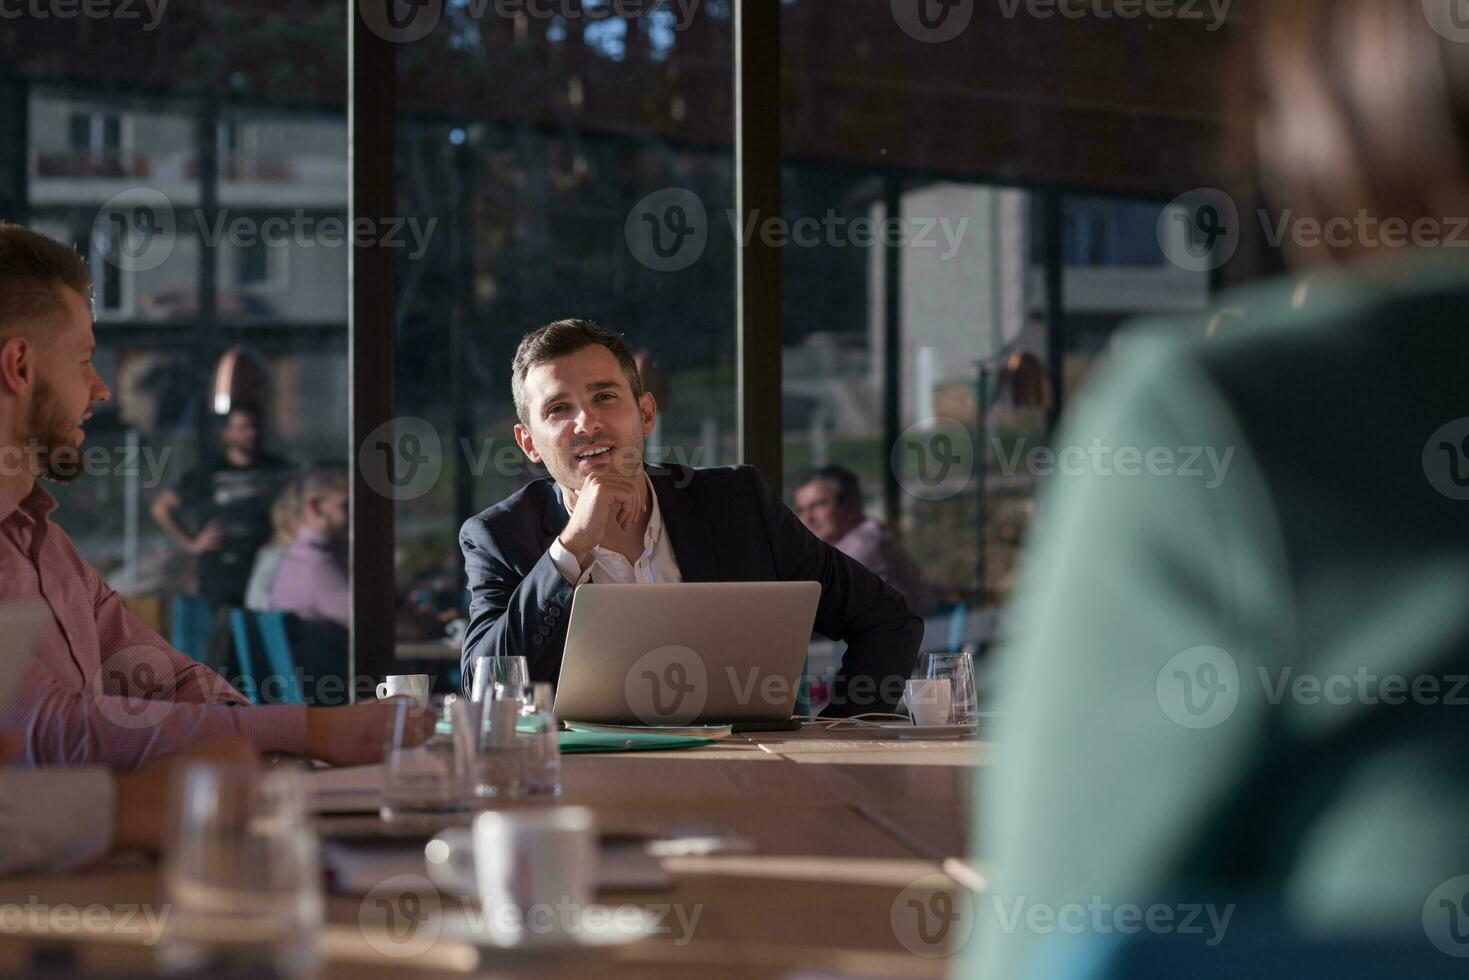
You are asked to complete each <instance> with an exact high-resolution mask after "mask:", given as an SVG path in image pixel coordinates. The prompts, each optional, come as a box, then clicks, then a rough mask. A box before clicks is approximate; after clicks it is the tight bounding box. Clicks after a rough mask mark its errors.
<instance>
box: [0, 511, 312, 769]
mask: <svg viewBox="0 0 1469 980" xmlns="http://www.w3.org/2000/svg"><path fill="white" fill-rule="evenodd" d="M55 508H56V501H55V499H53V498H52V496H51V495H50V494H48V493H47V492H46V491H45V490H43V489H41V487H40V485H39V484H37V486H36V488H35V489H34V490H33V491H31V493H30V494H29V495H28V496H27V497H26V499H25V500H24V501H22V502H21V504H20V505H19V506H17V505H16V504H15V502H14V501H13V500H11V499H10V498H9V497H8V496H7V495H5V494H4V493H0V597H3V598H13V597H17V596H39V597H40V598H42V599H44V600H45V601H46V603H47V604H48V605H49V606H50V607H51V613H52V622H51V624H50V626H49V627H48V629H47V631H46V635H45V637H44V639H43V640H42V641H41V645H40V648H39V649H38V650H37V651H36V654H35V663H33V664H32V665H31V666H30V668H29V669H28V670H27V672H26V674H25V677H24V679H23V681H22V683H21V687H20V690H19V691H18V692H17V693H16V695H15V698H14V700H13V701H12V703H11V704H10V705H9V706H8V707H6V708H5V710H4V711H3V713H0V731H4V732H7V733H12V734H16V735H19V736H20V737H21V738H22V739H23V742H24V749H23V754H22V756H21V759H20V761H21V762H22V763H29V764H31V765H67V766H83V765H105V766H112V767H117V768H123V769H132V768H136V767H137V766H140V765H142V764H143V763H145V762H147V761H149V760H151V759H153V758H156V757H158V756H162V755H167V754H169V753H171V752H175V751H178V750H179V749H182V748H184V747H186V746H188V745H190V744H192V743H196V742H198V741H199V740H200V739H205V738H210V737H214V736H223V735H235V736H239V737H241V738H245V739H247V740H248V741H250V742H251V743H253V744H254V745H255V746H256V748H258V749H260V750H262V751H278V752H291V753H295V754H298V755H299V754H304V752H305V748H306V709H305V708H304V707H303V706H301V705H262V706H254V707H252V706H248V705H247V703H246V698H245V697H244V695H242V694H241V693H240V692H239V691H237V690H235V688H234V687H232V686H231V685H230V684H229V683H228V682H226V681H225V680H224V678H222V677H220V676H219V675H218V674H216V673H215V672H214V671H212V670H210V669H209V668H208V667H205V666H204V665H202V664H199V663H195V662H194V661H193V660H191V659H189V658H188V657H187V656H185V655H184V654H182V653H180V652H179V651H177V650H175V649H174V648H173V647H171V646H169V644H168V642H167V641H165V640H164V639H163V637H161V636H159V635H158V634H157V633H155V632H153V631H152V630H151V629H149V628H148V627H147V626H145V625H143V623H142V621H140V620H139V619H138V618H137V617H136V616H134V615H133V614H132V613H130V612H128V610H127V609H126V608H125V607H124V606H123V604H122V599H121V598H120V597H119V596H118V594H117V593H116V592H114V591H113V590H112V589H110V588H108V586H107V583H106V582H104V581H103V580H102V576H101V575H100V574H98V572H97V570H96V569H95V568H93V567H92V566H91V565H90V564H88V563H87V562H86V561H85V560H84V559H83V558H82V556H81V555H80V554H79V553H78V552H77V549H76V546H75V545H74V544H72V542H71V538H69V537H67V535H66V532H65V531H63V530H62V529H61V527H60V526H59V525H57V524H55V523H53V522H52V521H51V520H50V519H49V518H48V516H47V515H49V514H50V513H51V511H52V510H54V509H55ZM24 653H25V651H23V650H13V649H12V650H4V649H3V646H0V656H22V655H24Z"/></svg>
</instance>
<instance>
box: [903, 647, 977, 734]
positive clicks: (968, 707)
mask: <svg viewBox="0 0 1469 980" xmlns="http://www.w3.org/2000/svg"><path fill="white" fill-rule="evenodd" d="M914 676H915V677H923V678H928V679H929V680H947V681H948V682H949V683H950V684H951V685H952V690H953V696H952V698H951V699H950V704H951V705H952V707H951V711H952V714H951V715H950V717H951V718H952V720H953V723H954V724H956V725H973V724H976V723H977V722H978V721H979V694H978V690H977V688H976V687H975V684H974V657H973V656H972V655H971V654H969V653H968V652H967V651H966V652H963V653H925V654H923V655H922V656H921V657H919V658H918V666H917V669H916V670H915V672H914Z"/></svg>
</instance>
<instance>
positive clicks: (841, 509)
mask: <svg viewBox="0 0 1469 980" xmlns="http://www.w3.org/2000/svg"><path fill="white" fill-rule="evenodd" d="M795 501H796V516H797V517H799V518H800V519H801V523H802V524H805V525H806V526H807V527H808V528H810V529H811V533H812V534H814V535H816V536H817V537H818V538H820V539H821V540H823V541H825V542H826V543H827V544H829V545H831V546H832V547H833V548H835V549H836V550H838V551H840V552H841V553H842V554H844V555H850V556H851V557H853V558H855V559H857V560H858V561H860V562H861V563H862V564H863V565H864V566H866V567H867V570H868V571H870V572H872V574H874V575H876V576H877V577H878V578H880V579H882V580H883V581H884V582H886V583H887V584H888V585H891V586H892V587H893V588H894V589H897V590H898V594H899V595H901V596H902V597H903V598H904V599H907V600H908V608H909V609H911V610H913V611H914V612H915V613H917V614H918V615H920V616H927V615H928V614H929V613H931V612H933V610H934V607H935V606H936V605H938V603H937V601H936V599H935V596H934V591H933V587H932V586H931V585H929V584H928V581H927V579H925V578H924V577H923V573H922V572H920V571H919V570H918V566H917V565H915V564H913V559H912V558H909V557H908V552H906V551H904V550H903V546H902V545H900V544H898V540H897V538H895V537H893V536H892V535H891V534H889V533H888V532H887V529H886V528H884V527H883V526H882V525H881V524H879V523H877V521H875V520H873V519H872V518H870V517H868V516H866V515H865V514H863V513H862V486H861V484H860V483H859V482H858V481H857V474H856V473H853V472H852V471H851V470H849V469H847V468H846V467H844V466H823V467H821V468H820V469H816V470H809V471H807V472H806V473H804V474H802V475H801V476H800V477H799V478H798V479H797V480H796V496H795Z"/></svg>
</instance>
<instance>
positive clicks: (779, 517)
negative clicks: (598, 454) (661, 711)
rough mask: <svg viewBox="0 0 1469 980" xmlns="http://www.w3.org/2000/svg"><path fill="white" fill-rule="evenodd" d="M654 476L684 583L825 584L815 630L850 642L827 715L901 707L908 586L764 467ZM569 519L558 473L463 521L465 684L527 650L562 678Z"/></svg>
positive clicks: (549, 675)
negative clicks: (555, 549)
mask: <svg viewBox="0 0 1469 980" xmlns="http://www.w3.org/2000/svg"><path fill="white" fill-rule="evenodd" d="M648 476H649V478H650V479H651V481H652V483H653V490H654V492H655V493H656V494H657V495H658V506H659V508H660V511H661V513H662V516H663V527H664V531H665V533H667V534H668V536H669V543H670V544H672V546H673V554H674V557H675V558H677V559H678V567H679V571H680V572H681V573H682V575H683V580H684V581H685V582H805V581H813V582H820V583H821V602H820V604H819V605H818V606H817V609H816V631H817V632H818V633H820V634H822V635H823V636H826V637H829V638H831V639H835V640H845V641H846V643H847V652H846V655H845V656H844V658H843V660H842V666H841V669H840V670H839V671H838V673H837V676H836V680H835V682H834V684H833V687H832V704H831V707H829V708H828V709H827V712H826V713H827V714H829V715H836V716H845V715H851V714H860V713H862V712H864V711H890V710H892V708H893V706H894V704H895V703H896V701H897V700H898V699H899V698H901V696H902V693H903V681H904V680H905V679H906V678H907V677H908V676H909V674H910V673H911V672H912V669H913V661H914V659H915V658H916V657H917V656H918V647H919V644H920V643H921V642H922V639H923V621H922V620H920V619H919V618H918V617H917V616H915V615H913V613H912V612H910V611H909V609H908V606H907V604H906V603H905V602H904V601H903V598H902V596H900V595H899V594H898V593H897V592H895V591H894V590H893V589H892V588H890V587H888V586H886V585H884V584H883V583H882V581H881V580H880V579H878V577H877V576H876V575H873V574H872V573H871V572H869V571H868V570H867V569H866V568H864V567H862V565H860V564H859V563H857V562H856V561H854V560H852V559H851V558H848V557H847V556H846V555H844V554H842V553H841V552H840V551H838V550H836V549H835V548H833V547H831V546H830V545H828V544H826V543H825V542H823V541H821V540H820V539H818V538H817V537H816V536H815V535H813V534H812V533H811V532H810V531H809V530H807V529H806V526H805V525H804V524H802V523H801V522H800V521H799V520H798V519H797V518H796V516H795V515H794V514H792V513H791V512H790V511H789V510H788V509H787V508H786V506H785V505H784V504H783V503H781V501H780V498H779V497H777V496H776V494H775V492H774V491H773V490H771V488H770V485H769V484H768V483H766V482H765V480H764V479H763V478H762V477H761V476H760V474H759V472H757V471H756V470H755V468H754V467H751V466H726V467H715V468H710V469H689V468H687V467H682V466H666V467H664V466H651V465H650V466H649V467H648ZM567 520H568V514H567V511H566V507H565V505H564V504H563V503H562V502H561V495H560V491H559V489H558V488H557V487H556V484H555V481H553V480H552V479H550V478H549V477H547V478H544V479H540V480H537V481H536V482H534V483H532V484H530V485H528V486H526V487H523V488H522V489H520V490H519V491H517V492H516V493H514V494H512V495H511V496H510V497H507V498H506V499H505V500H502V501H500V502H499V503H498V504H496V505H494V506H493V507H491V508H489V509H488V510H486V511H484V512H483V513H481V514H479V515H477V516H475V517H471V518H470V519H469V520H467V521H465V522H464V526H463V528H461V529H460V532H459V546H460V548H462V549H463V551H464V570H465V574H466V576H467V577H468V579H469V594H470V603H469V617H470V619H469V630H468V632H467V633H466V635H465V639H464V651H463V654H462V663H463V668H464V687H465V690H468V689H469V686H470V683H471V679H472V676H473V671H474V661H475V660H476V658H478V657H483V656H523V657H525V658H526V660H527V662H528V663H529V665H530V673H531V677H532V679H534V680H542V681H553V682H554V681H555V680H556V677H557V675H558V674H559V672H560V670H561V653H562V650H563V648H564V647H565V644H566V617H567V615H568V613H569V612H570V610H571V595H572V586H571V585H569V584H568V583H567V581H566V579H564V578H563V577H562V576H561V572H560V571H558V570H557V568H556V565H555V564H554V563H553V562H552V561H551V556H550V552H549V548H550V547H551V541H552V539H553V538H555V537H556V535H558V534H560V533H561V531H562V529H563V528H565V527H566V522H567Z"/></svg>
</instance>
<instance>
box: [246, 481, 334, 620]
mask: <svg viewBox="0 0 1469 980" xmlns="http://www.w3.org/2000/svg"><path fill="white" fill-rule="evenodd" d="M347 494H348V479H347V467H345V466H343V465H342V464H340V463H318V464H317V465H315V466H313V467H312V468H311V469H309V470H307V471H306V475H305V476H303V477H302V478H301V526H300V527H299V528H298V529H297V531H296V537H295V540H293V541H292V542H291V544H290V546H289V547H287V548H286V551H285V553H284V554H283V555H281V560H280V564H279V565H277V566H276V571H275V581H273V582H272V583H271V586H270V601H269V602H268V603H267V608H269V609H273V610H277V611H280V612H288V613H294V614H295V615H297V616H299V617H301V618H302V619H304V620H306V621H308V622H330V623H336V624H337V625H338V626H341V627H342V628H343V629H345V628H346V627H347V626H349V625H350V623H351V617H352V585H351V577H350V575H349V574H348V568H347V529H348V527H349V526H350V516H349V511H348V508H347V499H348V497H347Z"/></svg>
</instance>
